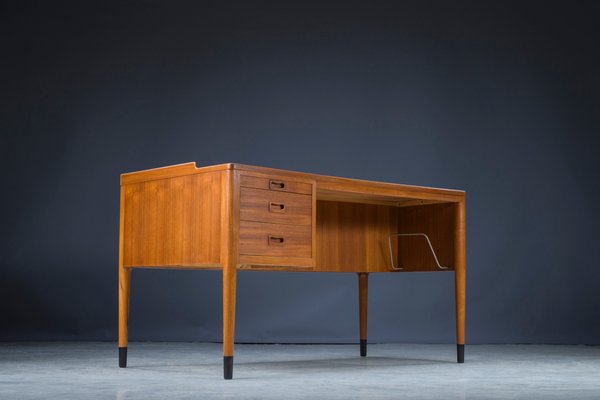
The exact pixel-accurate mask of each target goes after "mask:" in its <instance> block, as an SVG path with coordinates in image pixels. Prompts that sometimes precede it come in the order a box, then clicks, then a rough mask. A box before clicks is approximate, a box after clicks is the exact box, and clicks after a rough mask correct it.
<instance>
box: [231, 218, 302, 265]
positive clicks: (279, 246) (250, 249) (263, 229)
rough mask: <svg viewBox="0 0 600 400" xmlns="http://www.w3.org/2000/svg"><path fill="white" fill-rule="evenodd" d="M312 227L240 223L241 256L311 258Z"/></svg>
mask: <svg viewBox="0 0 600 400" xmlns="http://www.w3.org/2000/svg"><path fill="white" fill-rule="evenodd" d="M311 243H312V240H311V227H310V225H308V226H296V225H283V224H269V223H265V222H249V221H240V244H239V250H240V254H245V255H264V256H276V257H302V258H310V257H311Z"/></svg>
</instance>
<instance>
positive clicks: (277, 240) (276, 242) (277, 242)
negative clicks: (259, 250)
mask: <svg viewBox="0 0 600 400" xmlns="http://www.w3.org/2000/svg"><path fill="white" fill-rule="evenodd" d="M284 243H285V239H284V238H283V236H273V235H269V246H271V245H272V246H283V245H284Z"/></svg>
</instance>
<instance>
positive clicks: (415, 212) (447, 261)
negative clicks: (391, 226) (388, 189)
mask: <svg viewBox="0 0 600 400" xmlns="http://www.w3.org/2000/svg"><path fill="white" fill-rule="evenodd" d="M397 211H398V230H397V232H398V233H424V234H426V235H427V236H428V237H429V240H430V241H431V246H432V247H433V249H434V250H435V253H436V256H437V258H438V261H439V263H440V265H441V266H442V267H448V270H454V249H455V246H454V244H455V243H454V241H455V237H454V236H455V232H456V213H457V212H458V206H457V203H439V204H428V205H422V206H411V207H400V208H398V210H397ZM392 244H393V246H394V247H396V248H397V249H398V256H397V258H396V261H395V264H396V266H400V267H404V269H403V271H406V272H411V271H442V270H441V269H440V268H438V266H437V264H436V262H435V258H434V257H433V254H432V253H431V249H430V248H429V246H428V244H427V241H426V239H425V238H424V237H423V236H402V237H399V238H394V240H393V241H392Z"/></svg>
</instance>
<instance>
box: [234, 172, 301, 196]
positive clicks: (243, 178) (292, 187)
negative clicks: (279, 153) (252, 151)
mask: <svg viewBox="0 0 600 400" xmlns="http://www.w3.org/2000/svg"><path fill="white" fill-rule="evenodd" d="M240 186H243V187H251V188H255V189H266V190H272V191H276V192H290V193H302V194H312V184H311V183H309V182H299V181H296V180H290V179H288V178H282V177H277V176H272V177H268V178H266V177H261V176H253V175H240Z"/></svg>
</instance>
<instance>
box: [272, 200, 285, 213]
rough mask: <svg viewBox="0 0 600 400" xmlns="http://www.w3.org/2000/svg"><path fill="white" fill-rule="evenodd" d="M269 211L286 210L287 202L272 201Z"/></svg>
mask: <svg viewBox="0 0 600 400" xmlns="http://www.w3.org/2000/svg"><path fill="white" fill-rule="evenodd" d="M269 212H276V213H283V212H285V204H284V203H274V202H272V201H270V202H269Z"/></svg>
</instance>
